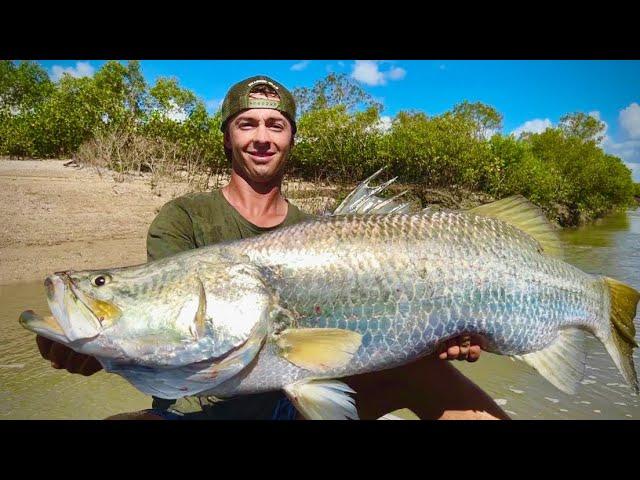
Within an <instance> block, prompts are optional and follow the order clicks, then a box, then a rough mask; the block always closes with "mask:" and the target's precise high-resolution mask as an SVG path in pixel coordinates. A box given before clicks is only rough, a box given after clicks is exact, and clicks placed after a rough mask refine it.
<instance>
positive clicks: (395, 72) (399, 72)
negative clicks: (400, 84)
mask: <svg viewBox="0 0 640 480" xmlns="http://www.w3.org/2000/svg"><path fill="white" fill-rule="evenodd" d="M406 75H407V71H406V70H405V69H404V68H400V67H394V68H392V69H391V70H389V78H390V79H391V80H402V79H403V78H404V77H405V76H406Z"/></svg>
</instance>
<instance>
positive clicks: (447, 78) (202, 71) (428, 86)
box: [39, 60, 640, 182]
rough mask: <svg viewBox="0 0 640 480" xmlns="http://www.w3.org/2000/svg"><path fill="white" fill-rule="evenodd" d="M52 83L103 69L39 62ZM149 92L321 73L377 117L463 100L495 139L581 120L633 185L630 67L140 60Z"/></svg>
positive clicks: (636, 120) (287, 81)
mask: <svg viewBox="0 0 640 480" xmlns="http://www.w3.org/2000/svg"><path fill="white" fill-rule="evenodd" d="M39 63H40V64H41V65H42V66H43V67H45V68H46V69H47V71H48V72H49V74H50V76H51V77H52V78H53V79H56V78H58V77H59V76H60V75H61V72H63V71H67V72H68V73H71V74H72V75H75V76H82V75H92V74H93V73H94V72H95V71H96V70H98V69H99V68H100V67H101V66H102V64H104V61H98V60H46V61H41V62H39ZM141 64H142V72H143V74H144V76H145V78H146V80H147V82H149V83H150V84H153V83H154V82H155V81H156V79H157V78H158V77H177V78H178V80H179V82H180V85H181V86H183V87H185V88H188V89H190V90H192V91H193V92H194V93H195V94H196V95H198V96H199V97H200V98H201V99H202V100H204V101H205V103H206V104H207V107H208V109H209V111H211V112H213V111H214V110H215V109H217V108H218V106H219V104H220V102H221V100H222V98H223V97H224V95H225V93H226V91H227V89H228V88H229V87H230V86H231V85H232V84H233V83H235V82H237V81H238V80H241V79H243V78H246V77H249V76H252V75H257V74H265V75H269V76H271V77H273V78H275V79H276V80H278V81H279V82H281V83H283V84H284V85H285V86H287V87H288V88H295V87H302V86H306V87H310V86H312V85H313V84H314V83H315V82H316V81H318V80H320V79H322V78H323V77H325V76H326V75H327V74H328V73H329V72H336V73H344V74H347V75H349V76H352V77H353V78H354V79H355V80H356V81H358V82H359V83H360V85H362V87H363V88H364V89H365V90H366V91H368V92H369V93H370V94H371V95H372V96H374V97H375V98H376V99H378V100H379V101H381V102H382V103H383V106H384V110H383V113H382V114H383V115H384V116H389V117H393V116H394V115H396V114H397V113H398V112H399V111H401V110H408V109H412V110H421V111H424V112H426V113H428V114H431V115H437V114H440V113H442V112H445V111H447V110H450V109H451V108H452V107H453V106H454V105H455V104H456V103H459V102H461V101H463V100H468V101H471V102H476V101H480V102H483V103H487V104H489V105H491V106H493V107H494V108H496V109H497V110H498V111H499V112H500V113H502V115H503V133H506V134H508V133H512V132H516V133H517V132H520V131H525V130H529V131H541V130H542V129H544V128H546V126H552V125H553V126H554V125H556V124H557V122H558V120H559V119H560V117H561V116H562V115H564V114H566V113H571V112H578V111H580V112H584V113H591V114H592V115H594V116H597V117H598V118H600V119H601V120H603V121H604V122H605V123H606V124H607V131H606V138H605V140H604V141H603V144H602V146H603V148H604V149H605V151H607V152H609V153H612V154H615V155H617V156H619V157H621V158H622V159H623V160H625V162H627V164H628V165H629V166H630V167H631V168H632V170H633V172H634V179H635V181H637V182H638V181H640V61H634V60H617V61H610V60H602V61H600V60H579V61H578V60H576V61H564V60H550V61H547V60H518V61H507V60H491V61H489V60H468V61H467V60H392V61H371V60H367V61H358V60H311V61H308V60H143V61H142V62H141Z"/></svg>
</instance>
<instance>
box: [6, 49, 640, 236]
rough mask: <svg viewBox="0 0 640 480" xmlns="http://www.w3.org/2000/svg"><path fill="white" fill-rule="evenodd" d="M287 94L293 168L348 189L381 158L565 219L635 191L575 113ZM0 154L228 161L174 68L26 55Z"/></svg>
mask: <svg viewBox="0 0 640 480" xmlns="http://www.w3.org/2000/svg"><path fill="white" fill-rule="evenodd" d="M294 96H295V97H296V101H297V102H298V119H297V124H298V133H297V137H296V139H295V147H294V149H293V151H292V155H291V158H290V162H289V167H290V174H292V175H296V176H299V177H303V178H307V179H311V180H318V179H323V180H330V181H333V182H336V183H338V184H342V186H343V187H347V186H348V184H351V185H352V184H353V183H354V182H356V181H357V180H360V179H362V178H364V177H366V176H368V175H370V174H371V173H373V172H374V171H375V170H377V169H379V168H380V167H383V166H384V167H386V168H387V173H388V174H390V175H397V176H399V177H400V181H401V182H405V183H410V184H414V185H416V186H419V187H425V188H439V189H452V188H454V189H462V190H466V191H471V192H478V193H484V194H488V195H490V196H492V197H494V198H503V197H505V196H508V195H513V194H522V195H524V196H525V197H527V198H529V199H530V200H531V201H533V202H534V203H536V204H537V205H540V206H541V207H542V208H543V209H544V210H545V212H546V213H547V215H548V216H549V217H551V218H556V219H557V220H558V221H559V222H560V223H562V224H573V223H577V222H579V221H581V220H583V219H588V218H595V217H598V216H601V215H604V214H605V213H607V212H608V211H610V210H611V209H614V208H622V207H626V206H628V205H629V204H630V203H631V202H632V200H633V196H634V195H635V196H636V197H640V184H634V183H633V181H632V177H631V171H630V170H629V169H628V168H627V167H626V166H625V165H624V163H623V162H622V161H621V160H620V159H619V158H617V157H615V156H612V155H607V154H606V153H605V152H604V151H603V150H602V148H601V147H600V142H601V141H602V138H603V135H604V130H605V124H604V123H603V122H601V121H600V120H598V119H596V118H594V117H592V116H590V115H587V114H584V113H581V112H577V113H570V114H567V115H565V116H563V117H562V118H561V121H560V123H559V125H558V126H557V128H549V129H547V130H546V131H544V132H543V133H539V134H526V135H522V136H521V137H520V138H515V137H513V136H505V135H502V134H500V133H498V132H499V131H500V130H501V127H502V115H501V114H500V113H499V112H498V111H497V110H496V109H495V108H493V107H491V106H489V105H486V104H483V103H480V102H475V103H471V102H468V101H464V102H461V103H460V104H458V105H455V106H454V107H453V108H452V110H451V111H448V112H444V113H442V114H440V115H437V116H428V115H426V114H425V113H423V112H419V111H403V112H399V113H398V114H397V115H396V116H395V118H393V119H389V118H386V119H385V121H384V122H383V121H382V120H383V119H382V117H381V112H382V105H381V104H380V103H379V102H378V101H376V100H375V99H374V98H373V97H372V96H371V95H369V94H368V93H367V92H366V91H365V90H364V89H362V87H360V85H358V84H357V83H355V82H354V81H353V80H352V79H351V78H349V77H347V76H345V75H335V74H331V75H328V76H327V77H326V78H324V79H322V80H320V81H319V82H317V83H316V84H315V85H314V86H313V87H310V88H298V89H295V90H294ZM0 154H3V155H12V156H18V157H25V156H37V157H59V156H69V155H76V156H77V157H78V158H79V159H81V160H82V161H85V162H88V163H92V164H94V165H100V166H107V167H111V168H113V169H115V170H117V171H120V172H124V171H141V170H148V171H151V172H153V174H154V178H156V175H163V174H165V173H170V174H173V173H177V174H184V172H187V175H191V174H193V173H194V172H196V173H197V172H200V173H205V175H208V174H211V172H213V171H215V170H218V169H226V168H228V162H227V160H226V158H225V156H224V150H223V136H222V133H221V132H220V112H218V113H216V114H214V115H209V114H208V113H207V111H206V109H205V106H204V104H203V102H202V101H201V100H200V99H198V98H197V97H196V96H195V95H194V93H193V92H191V91H189V90H187V89H185V88H183V87H181V86H180V85H179V82H178V80H177V79H175V78H159V79H158V80H157V81H156V83H155V85H153V86H148V85H146V83H145V81H144V77H143V76H142V72H141V70H140V65H139V63H138V62H135V61H131V62H128V63H126V64H124V63H120V62H115V61H109V62H106V63H105V64H104V65H103V66H102V68H101V69H100V70H99V71H98V72H96V74H95V75H94V76H93V77H91V78H73V77H71V76H69V75H64V76H63V77H62V78H61V79H60V80H59V81H58V82H57V83H53V82H51V81H50V80H49V78H48V76H47V73H46V71H45V70H43V69H42V68H41V67H40V66H38V65H37V64H36V63H34V62H12V61H0ZM345 191H346V190H345Z"/></svg>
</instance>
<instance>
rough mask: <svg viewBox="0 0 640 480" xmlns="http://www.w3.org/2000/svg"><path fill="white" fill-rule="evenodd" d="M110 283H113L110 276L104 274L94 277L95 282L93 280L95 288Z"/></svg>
mask: <svg viewBox="0 0 640 480" xmlns="http://www.w3.org/2000/svg"><path fill="white" fill-rule="evenodd" d="M109 281H111V277H110V276H109V275H106V274H102V275H97V276H95V277H93V280H91V284H92V285H93V286H95V287H101V286H103V285H106V284H107V283H109Z"/></svg>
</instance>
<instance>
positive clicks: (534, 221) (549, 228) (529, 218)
mask: <svg viewBox="0 0 640 480" xmlns="http://www.w3.org/2000/svg"><path fill="white" fill-rule="evenodd" d="M469 212H471V213H474V214H476V215H482V216H485V217H493V218H497V219H499V220H502V221H503V222H506V223H508V224H510V225H513V226H514V227H516V228H519V229H520V230H522V231H523V232H525V233H527V234H529V235H531V236H532V237H533V238H534V239H535V240H536V241H537V242H538V243H539V244H540V247H541V248H542V251H543V252H544V253H545V254H547V255H552V256H555V257H561V256H562V244H561V242H560V239H559V237H558V234H557V233H556V231H555V230H554V228H553V225H551V223H550V222H549V220H547V218H546V217H545V216H544V213H542V210H540V208H538V207H537V206H535V205H534V204H533V203H531V202H530V201H529V200H527V199H526V198H524V197H523V196H522V195H514V196H511V197H507V198H503V199H502V200H498V201H497V202H493V203H487V204H486V205H480V206H479V207H475V208H472V209H471V210H469Z"/></svg>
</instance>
